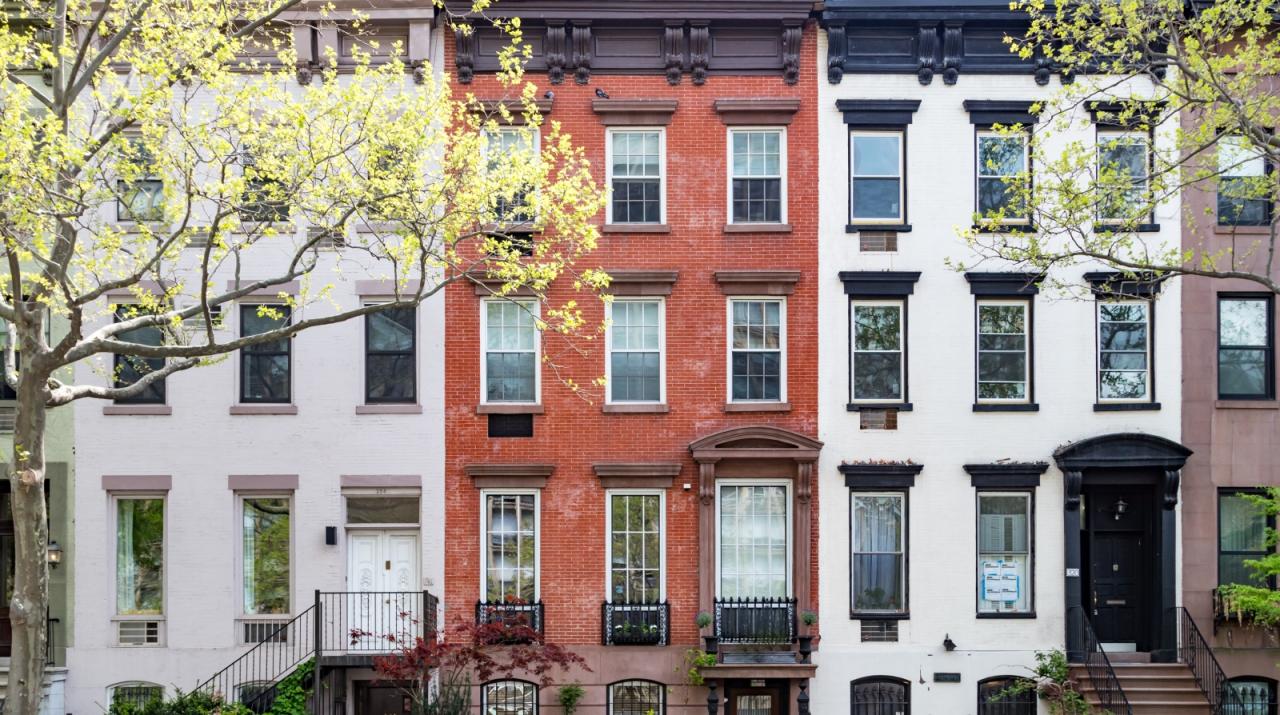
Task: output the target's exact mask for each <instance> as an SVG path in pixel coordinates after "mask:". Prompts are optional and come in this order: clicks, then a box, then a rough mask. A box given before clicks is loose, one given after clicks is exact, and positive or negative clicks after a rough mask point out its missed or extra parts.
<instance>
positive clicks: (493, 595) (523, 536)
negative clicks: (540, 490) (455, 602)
mask: <svg viewBox="0 0 1280 715" xmlns="http://www.w3.org/2000/svg"><path fill="white" fill-rule="evenodd" d="M481 500H482V503H483V507H484V511H483V514H482V515H481V518H482V519H483V524H484V529H483V534H482V539H483V543H482V544H481V548H480V551H481V557H482V562H483V564H482V567H481V568H482V571H483V574H484V600H485V601H487V602H489V603H502V602H506V601H509V600H512V599H516V600H520V601H523V602H525V603H533V602H534V601H537V600H538V531H539V529H538V495H537V494H536V493H532V492H523V493H501V494H500V493H489V492H485V493H483V494H482V496H481Z"/></svg>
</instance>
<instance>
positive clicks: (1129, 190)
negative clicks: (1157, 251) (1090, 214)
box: [1098, 131, 1151, 223]
mask: <svg viewBox="0 0 1280 715" xmlns="http://www.w3.org/2000/svg"><path fill="white" fill-rule="evenodd" d="M1150 166H1151V137H1150V136H1149V135H1147V134H1144V133H1142V132H1122V131H1099V132H1098V220H1099V221H1102V222H1103V223H1123V222H1125V221H1129V220H1132V219H1134V218H1141V219H1143V220H1146V219H1149V218H1150V217H1149V216H1147V217H1138V216H1135V215H1134V212H1135V211H1138V210H1140V209H1142V208H1143V207H1144V206H1146V205H1147V203H1148V202H1149V201H1150V197H1149V195H1148V194H1149V192H1148V190H1147V189H1148V187H1147V184H1148V179H1149V174H1148V172H1149V171H1150Z"/></svg>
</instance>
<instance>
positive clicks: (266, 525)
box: [240, 495, 290, 616]
mask: <svg viewBox="0 0 1280 715" xmlns="http://www.w3.org/2000/svg"><path fill="white" fill-rule="evenodd" d="M240 504H241V514H240V516H241V547H242V551H241V561H240V566H241V587H242V592H243V594H244V601H243V607H244V613H245V615H249V616H260V615H278V614H283V613H289V610H290V609H289V604H290V591H289V573H290V568H289V562H290V547H289V544H290V525H289V521H290V520H289V498H288V497H284V496H278V497H272V496H257V495H254V496H244V497H243V498H242V499H241V500H240Z"/></svg>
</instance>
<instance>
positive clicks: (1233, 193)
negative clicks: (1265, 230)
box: [1218, 136, 1275, 226]
mask: <svg viewBox="0 0 1280 715" xmlns="http://www.w3.org/2000/svg"><path fill="white" fill-rule="evenodd" d="M1270 170H1271V167H1270V166H1268V165H1267V159H1266V157H1265V156H1263V154H1261V153H1260V152H1259V151H1258V150H1257V148H1255V147H1254V146H1252V145H1251V144H1250V143H1249V142H1248V141H1247V140H1246V139H1245V138H1244V137H1240V136H1224V137H1222V138H1221V139H1219V140H1218V225H1220V226H1266V225H1268V224H1270V223H1271V205H1272V203H1273V202H1274V201H1275V186H1274V185H1273V184H1272V183H1271V182H1269V181H1267V175H1268V174H1270V173H1271V171H1270Z"/></svg>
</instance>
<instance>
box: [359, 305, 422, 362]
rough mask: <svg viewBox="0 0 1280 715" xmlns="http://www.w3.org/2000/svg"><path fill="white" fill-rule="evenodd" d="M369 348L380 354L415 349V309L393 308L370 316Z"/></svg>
mask: <svg viewBox="0 0 1280 715" xmlns="http://www.w3.org/2000/svg"><path fill="white" fill-rule="evenodd" d="M368 321H369V323H368V328H369V332H368V341H369V342H368V347H369V350H372V351H378V352H403V351H406V350H412V349H413V335H414V330H413V323H414V310H413V308H392V309H389V310H383V311H379V312H377V313H370V314H369V316H368Z"/></svg>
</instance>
